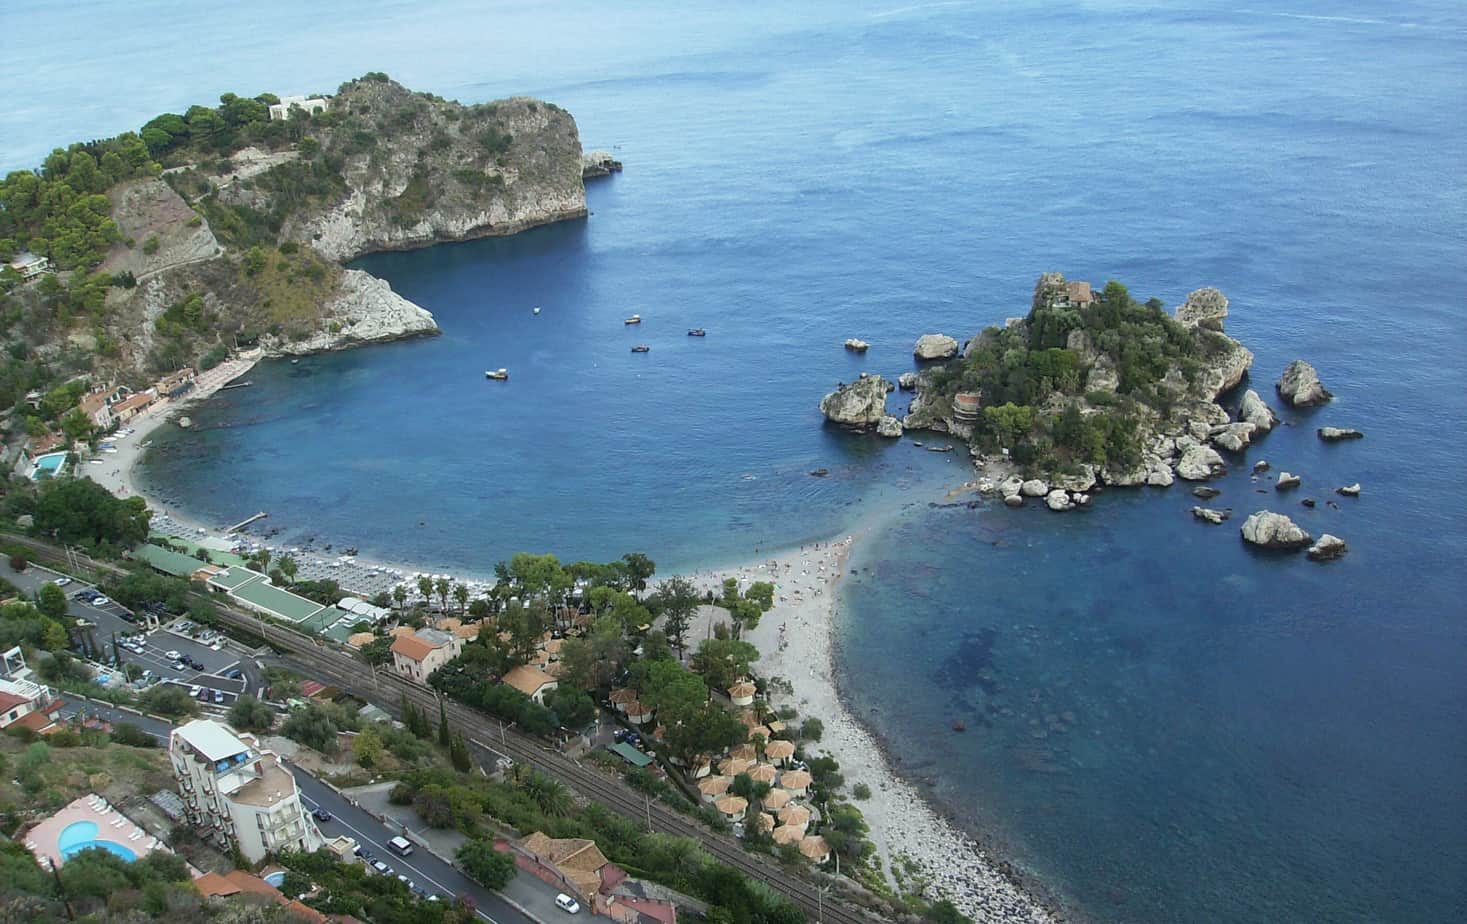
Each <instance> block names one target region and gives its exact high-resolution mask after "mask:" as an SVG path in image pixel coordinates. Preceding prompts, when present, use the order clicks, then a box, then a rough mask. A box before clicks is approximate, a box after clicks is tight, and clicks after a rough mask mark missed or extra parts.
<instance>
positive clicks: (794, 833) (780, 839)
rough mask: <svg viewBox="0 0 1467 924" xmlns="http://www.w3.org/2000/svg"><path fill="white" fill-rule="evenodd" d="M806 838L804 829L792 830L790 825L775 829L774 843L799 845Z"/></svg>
mask: <svg viewBox="0 0 1467 924" xmlns="http://www.w3.org/2000/svg"><path fill="white" fill-rule="evenodd" d="M804 837H805V829H804V828H791V827H790V826H789V825H780V826H779V827H777V828H775V829H774V842H775V843H776V844H780V845H784V844H798V843H799V842H800V841H801V840H802V839H804Z"/></svg>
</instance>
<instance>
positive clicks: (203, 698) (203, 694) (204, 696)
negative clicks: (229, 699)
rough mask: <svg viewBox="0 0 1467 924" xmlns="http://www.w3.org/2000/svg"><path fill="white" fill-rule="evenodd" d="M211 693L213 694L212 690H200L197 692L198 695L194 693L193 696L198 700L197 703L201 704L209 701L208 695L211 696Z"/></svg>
mask: <svg viewBox="0 0 1467 924" xmlns="http://www.w3.org/2000/svg"><path fill="white" fill-rule="evenodd" d="M213 692H214V691H213V690H203V689H201V690H199V692H198V693H195V694H194V695H195V696H197V697H198V698H199V702H201V703H207V702H208V701H209V694H211V693H213Z"/></svg>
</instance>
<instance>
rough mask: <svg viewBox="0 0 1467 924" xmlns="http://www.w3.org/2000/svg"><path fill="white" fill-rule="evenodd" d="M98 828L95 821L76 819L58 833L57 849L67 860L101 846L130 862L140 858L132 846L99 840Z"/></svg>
mask: <svg viewBox="0 0 1467 924" xmlns="http://www.w3.org/2000/svg"><path fill="white" fill-rule="evenodd" d="M97 830H98V829H97V823H96V822H95V821H74V822H72V823H71V824H69V825H67V826H66V828H65V829H63V830H62V832H61V833H60V834H59V835H57V837H56V849H57V850H59V851H60V852H61V856H62V857H63V858H64V859H67V860H69V859H71V858H72V857H74V856H76V855H77V854H78V853H81V852H82V851H83V850H87V849H88V848H91V847H100V848H102V849H103V850H107V851H110V852H112V853H115V854H117V855H118V856H119V857H121V858H122V859H124V860H126V861H128V862H129V863H131V862H132V861H133V860H136V859H137V858H138V855H137V854H135V853H133V852H132V850H131V849H130V848H127V847H124V846H122V845H121V844H119V843H117V842H116V841H107V840H98V839H97Z"/></svg>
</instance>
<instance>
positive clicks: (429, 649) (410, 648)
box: [392, 635, 436, 661]
mask: <svg viewBox="0 0 1467 924" xmlns="http://www.w3.org/2000/svg"><path fill="white" fill-rule="evenodd" d="M435 650H436V646H434V645H430V644H428V643H427V642H425V641H423V640H422V639H420V638H418V637H417V636H416V635H399V636H398V637H397V640H396V641H394V642H393V643H392V653H393V654H395V655H402V656H403V657H404V658H408V659H410V660H413V661H421V660H423V659H424V658H426V657H428V655H430V654H432V653H433V652H434V651H435Z"/></svg>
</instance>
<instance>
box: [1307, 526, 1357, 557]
mask: <svg viewBox="0 0 1467 924" xmlns="http://www.w3.org/2000/svg"><path fill="white" fill-rule="evenodd" d="M1347 550H1348V546H1346V545H1345V540H1343V539H1341V538H1340V537H1339V536H1331V535H1330V534H1329V533H1325V534H1324V535H1323V536H1320V537H1319V541H1318V542H1316V543H1314V544H1313V545H1311V546H1310V547H1309V551H1308V552H1306V553H1304V554H1306V555H1308V556H1309V557H1310V558H1312V559H1314V560H1315V561H1331V560H1333V559H1336V558H1339V557H1340V556H1341V555H1343V554H1345V552H1346V551H1347Z"/></svg>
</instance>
